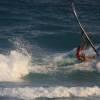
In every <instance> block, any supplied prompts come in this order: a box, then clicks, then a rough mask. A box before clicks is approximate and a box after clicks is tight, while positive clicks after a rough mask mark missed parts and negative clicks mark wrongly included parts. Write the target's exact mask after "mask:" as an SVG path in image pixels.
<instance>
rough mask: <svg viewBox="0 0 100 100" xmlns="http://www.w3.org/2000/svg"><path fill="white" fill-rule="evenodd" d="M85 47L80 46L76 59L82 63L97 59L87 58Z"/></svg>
mask: <svg viewBox="0 0 100 100" xmlns="http://www.w3.org/2000/svg"><path fill="white" fill-rule="evenodd" d="M82 51H84V47H81V46H79V47H78V48H77V51H76V57H77V59H78V60H80V61H91V60H94V59H95V56H94V55H93V56H86V55H85V53H84V52H82Z"/></svg>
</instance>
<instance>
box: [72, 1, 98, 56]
mask: <svg viewBox="0 0 100 100" xmlns="http://www.w3.org/2000/svg"><path fill="white" fill-rule="evenodd" d="M72 10H73V12H74V15H75V17H76V19H77V22H78V24H79V26H80V28H81V31H82V33H81V34H82V38H83V39H86V40H87V41H88V43H89V44H90V46H91V47H92V48H93V50H94V52H95V53H96V55H97V56H98V55H99V53H98V52H97V50H96V48H95V46H94V44H93V43H92V41H91V39H90V37H89V36H88V34H87V32H86V31H85V29H84V28H83V25H82V24H81V23H80V21H79V18H78V14H77V12H76V8H75V5H74V3H73V2H72ZM83 35H85V38H84V37H83Z"/></svg>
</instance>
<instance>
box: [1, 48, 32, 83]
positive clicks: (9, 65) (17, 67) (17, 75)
mask: <svg viewBox="0 0 100 100" xmlns="http://www.w3.org/2000/svg"><path fill="white" fill-rule="evenodd" d="M30 67H31V56H29V55H25V54H23V53H21V52H18V51H16V50H11V51H10V53H9V54H8V55H4V54H0V81H18V80H20V79H21V77H23V76H25V75H27V74H28V73H29V69H30Z"/></svg>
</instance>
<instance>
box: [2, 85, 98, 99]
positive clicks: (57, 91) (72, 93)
mask: <svg viewBox="0 0 100 100" xmlns="http://www.w3.org/2000/svg"><path fill="white" fill-rule="evenodd" d="M0 96H2V97H3V96H8V97H14V98H17V99H18V98H19V99H25V100H26V99H27V100H29V99H32V100H33V99H36V98H40V97H47V98H63V97H89V96H100V88H99V87H97V86H94V87H64V86H56V87H32V88H30V87H24V88H20V87H19V88H0Z"/></svg>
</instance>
